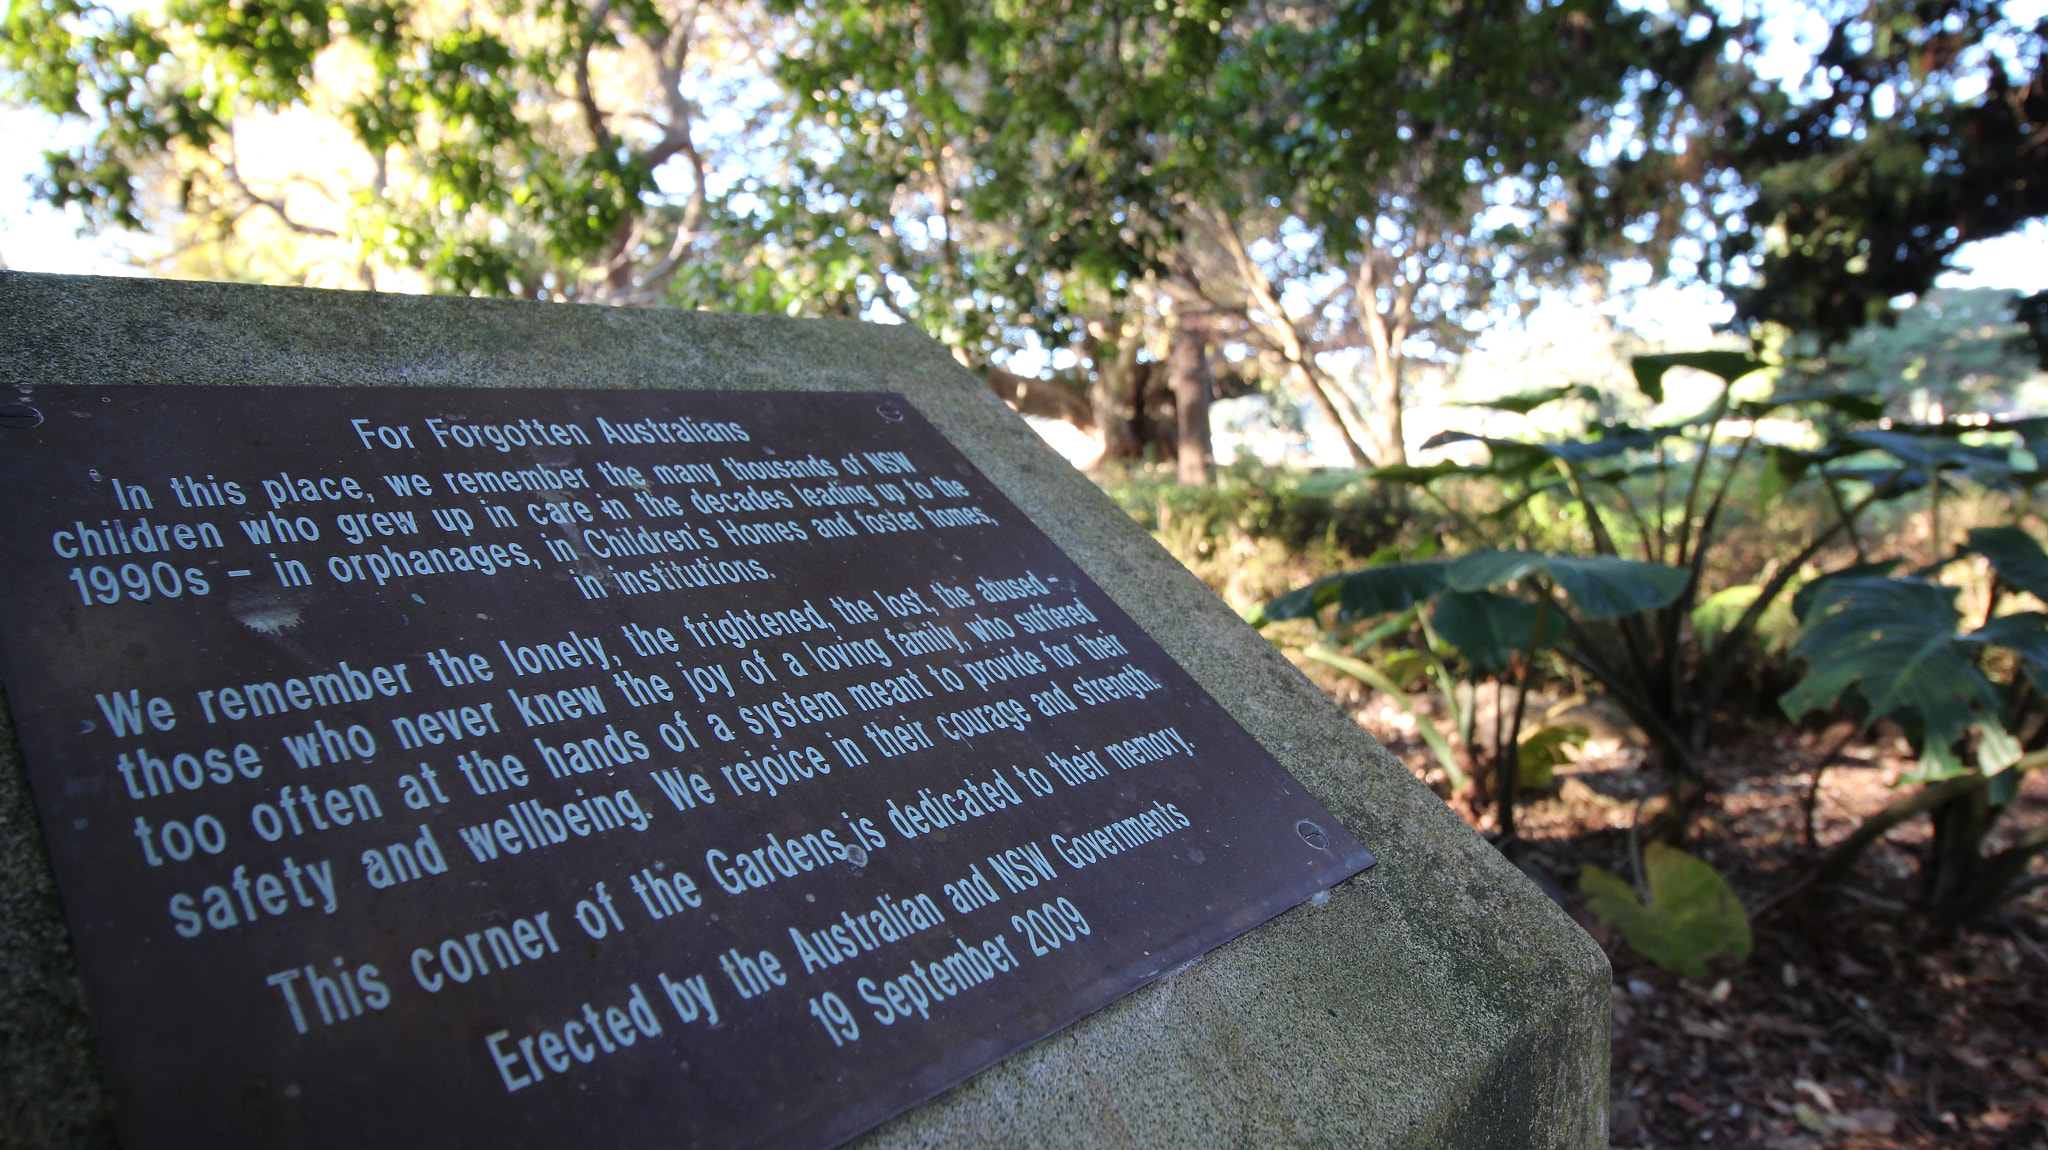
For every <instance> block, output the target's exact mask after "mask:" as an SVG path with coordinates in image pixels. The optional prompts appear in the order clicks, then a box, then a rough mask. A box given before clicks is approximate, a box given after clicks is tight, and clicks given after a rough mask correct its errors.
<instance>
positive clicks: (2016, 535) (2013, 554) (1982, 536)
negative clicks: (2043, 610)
mask: <svg viewBox="0 0 2048 1150" xmlns="http://www.w3.org/2000/svg"><path fill="white" fill-rule="evenodd" d="M1970 550H1972V551H1975V552H1976V553H1977V554H1979V555H1982V556H1983V557H1984V558H1986V559H1988V560H1990V561H1991V568H1992V570H1994V571H1996V572H1998V577H1999V578H2000V579H2003V580H2004V581H2005V584H2006V586H2008V587H2013V588H2016V589H2018V590H2021V591H2025V592H2028V593H2029V594H2032V595H2034V596H2036V597H2037V598H2040V599H2042V600H2048V552H2043V551H2042V550H2041V544H2040V543H2038V542H2036V541H2035V539H2034V537H2033V536H2031V535H2029V534H2027V533H2026V532H2024V531H2022V530H2020V529H2019V528H2017V527H1977V528H1973V529H1972V530H1971V531H1970Z"/></svg>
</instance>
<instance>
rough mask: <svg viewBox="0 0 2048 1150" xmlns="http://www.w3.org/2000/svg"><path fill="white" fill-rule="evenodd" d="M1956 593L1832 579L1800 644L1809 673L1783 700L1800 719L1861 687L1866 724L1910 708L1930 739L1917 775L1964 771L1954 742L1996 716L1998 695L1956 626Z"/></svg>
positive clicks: (1929, 586)
mask: <svg viewBox="0 0 2048 1150" xmlns="http://www.w3.org/2000/svg"><path fill="white" fill-rule="evenodd" d="M1955 596H1956V589H1955V588H1953V587H1944V586H1941V585H1939V584H1935V583H1921V582H1918V581H1915V580H1911V579H1878V578H1869V577H1865V578H1838V579H1831V580H1829V581H1828V582H1827V583H1826V584H1825V585H1824V586H1822V587H1821V589H1820V591H1819V592H1818V593H1817V594H1816V595H1815V596H1814V599H1813V602H1812V604H1811V606H1810V608H1809V609H1808V612H1807V616H1806V626H1805V630H1804V631H1803V632H1802V633H1801V634H1800V636H1799V641H1798V642H1797V643H1794V644H1793V645H1792V653H1793V654H1794V655H1795V656H1803V657H1804V658H1805V659H1806V661H1807V670H1806V677H1805V678H1803V679H1801V680H1800V681H1799V682H1798V684H1797V685H1795V686H1794V687H1793V688H1792V689H1791V690H1790V691H1787V692H1785V694H1783V695H1782V696H1780V697H1779V699H1778V705H1779V706H1781V707H1783V708H1784V709H1785V713H1786V714H1787V715H1789V716H1791V717H1792V719H1793V720H1794V721H1797V720H1799V719H1801V718H1803V717H1805V716H1806V715H1807V714H1808V713H1809V712H1811V711H1814V710H1816V709H1819V708H1822V707H1829V706H1833V705H1834V703H1835V701H1836V700H1838V699H1840V698H1841V697H1842V693H1843V692H1844V691H1846V690H1848V689H1849V688H1850V687H1852V686H1853V687H1855V688H1856V689H1857V691H1858V692H1859V693H1860V694H1861V695H1862V696H1863V698H1864V700H1865V702H1866V703H1867V704H1868V706H1869V712H1868V715H1867V717H1866V719H1865V722H1870V721H1874V720H1876V719H1880V718H1883V717H1886V716H1890V715H1898V714H1900V713H1902V712H1910V713H1911V715H1912V716H1913V717H1914V718H1915V719H1917V721H1918V723H1919V724H1920V725H1921V727H1922V729H1923V730H1924V731H1925V739H1926V743H1925V751H1924V753H1923V757H1922V763H1921V766H1922V770H1921V771H1920V772H1919V773H1918V774H1917V775H1916V778H1920V779H1924V778H1939V777H1942V776H1944V775H1950V774H1954V773H1956V772H1958V771H1960V770H1962V769H1963V768H1962V764H1961V763H1960V762H1959V761H1957V759H1956V758H1955V754H1954V751H1953V749H1952V748H1953V745H1954V743H1955V742H1956V740H1958V739H1960V738H1962V737H1963V735H1964V734H1965V733H1966V732H1967V731H1968V730H1969V729H1970V727H1971V726H1972V725H1974V724H1975V723H1977V722H1978V721H1979V719H1980V718H1981V717H1982V716H1983V715H1987V714H1996V713H1997V710H1998V693H1997V691H1996V689H1994V688H1993V687H1992V685H1991V681H1990V680H1988V679H1986V678H1985V677H1984V675H1983V673H1982V672H1981V671H1979V670H1978V669H1977V665H1976V661H1975V660H1974V659H1973V658H1971V657H1970V656H1971V652H1970V651H1969V649H1968V645H1967V642H1968V641H1967V640H1965V639H1964V638H1963V637H1962V636H1959V635H1957V634H1956V633H1955V626H1956V622H1957V619H1958V615H1957V613H1956V609H1955V603H1954V600H1955Z"/></svg>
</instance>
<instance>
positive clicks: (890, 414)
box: [875, 403, 903, 423]
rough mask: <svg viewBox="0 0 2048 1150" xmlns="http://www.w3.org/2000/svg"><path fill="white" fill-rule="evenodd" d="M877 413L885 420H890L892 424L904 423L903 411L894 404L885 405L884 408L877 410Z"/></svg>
mask: <svg viewBox="0 0 2048 1150" xmlns="http://www.w3.org/2000/svg"><path fill="white" fill-rule="evenodd" d="M875 411H877V412H878V413H880V415H881V417H882V418H883V419H886V420H888V421H889V422H890V423H902V422H903V409H902V408H900V407H897V406H896V405H895V404H893V403H885V404H883V405H882V406H880V407H878V408H876V409H875Z"/></svg>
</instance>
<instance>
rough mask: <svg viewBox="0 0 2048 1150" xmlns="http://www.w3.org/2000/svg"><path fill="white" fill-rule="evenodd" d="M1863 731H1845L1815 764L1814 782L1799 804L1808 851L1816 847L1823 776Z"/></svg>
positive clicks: (1808, 786)
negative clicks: (1815, 813)
mask: <svg viewBox="0 0 2048 1150" xmlns="http://www.w3.org/2000/svg"><path fill="white" fill-rule="evenodd" d="M1862 730H1863V728H1862V727H1860V726H1853V727H1850V728H1849V729H1848V730H1847V731H1844V732H1843V733H1842V737H1841V738H1839V739H1836V740H1835V745H1834V746H1832V747H1829V748H1828V753H1827V754H1825V755H1822V756H1821V757H1820V760H1819V761H1818V762H1816V763H1814V764H1813V780H1812V782H1810V783H1809V784H1808V785H1807V788H1806V797H1805V798H1804V799H1803V800H1801V802H1800V804H1799V814H1800V817H1801V819H1802V820H1803V821H1804V823H1805V827H1806V849H1807V850H1812V849H1813V848H1814V845H1815V843H1814V830H1813V811H1814V808H1815V807H1817V806H1819V805H1820V780H1821V776H1823V775H1825V774H1826V773H1827V769H1828V764H1830V763H1832V762H1834V761H1835V759H1836V758H1837V757H1838V756H1840V755H1841V753H1842V750H1843V748H1845V747H1847V746H1848V745H1849V740H1850V739H1853V738H1855V737H1856V735H1857V733H1858V732H1860V731H1862Z"/></svg>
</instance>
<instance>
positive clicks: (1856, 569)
mask: <svg viewBox="0 0 2048 1150" xmlns="http://www.w3.org/2000/svg"><path fill="white" fill-rule="evenodd" d="M1898 565H1899V561H1898V560H1897V559H1883V560H1879V561H1878V562H1876V563H1851V564H1850V565H1848V566H1847V567H1844V568H1842V569H1841V570H1839V571H1826V572H1822V573H1821V574H1820V575H1818V576H1816V577H1814V579H1813V581H1812V582H1810V583H1808V584H1806V585H1805V586H1803V587H1801V588H1800V589H1799V590H1797V591H1794V592H1793V593H1792V617H1793V618H1794V619H1796V620H1798V621H1799V622H1801V623H1804V622H1806V613H1807V612H1808V611H1810V610H1812V609H1813V600H1814V598H1815V597H1816V596H1818V595H1819V594H1820V593H1821V590H1822V588H1824V587H1826V586H1827V585H1828V584H1829V583H1831V582H1833V581H1834V580H1836V579H1862V578H1864V577H1866V576H1879V575H1889V574H1891V573H1892V570H1893V568H1896V567H1897V566H1898Z"/></svg>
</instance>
